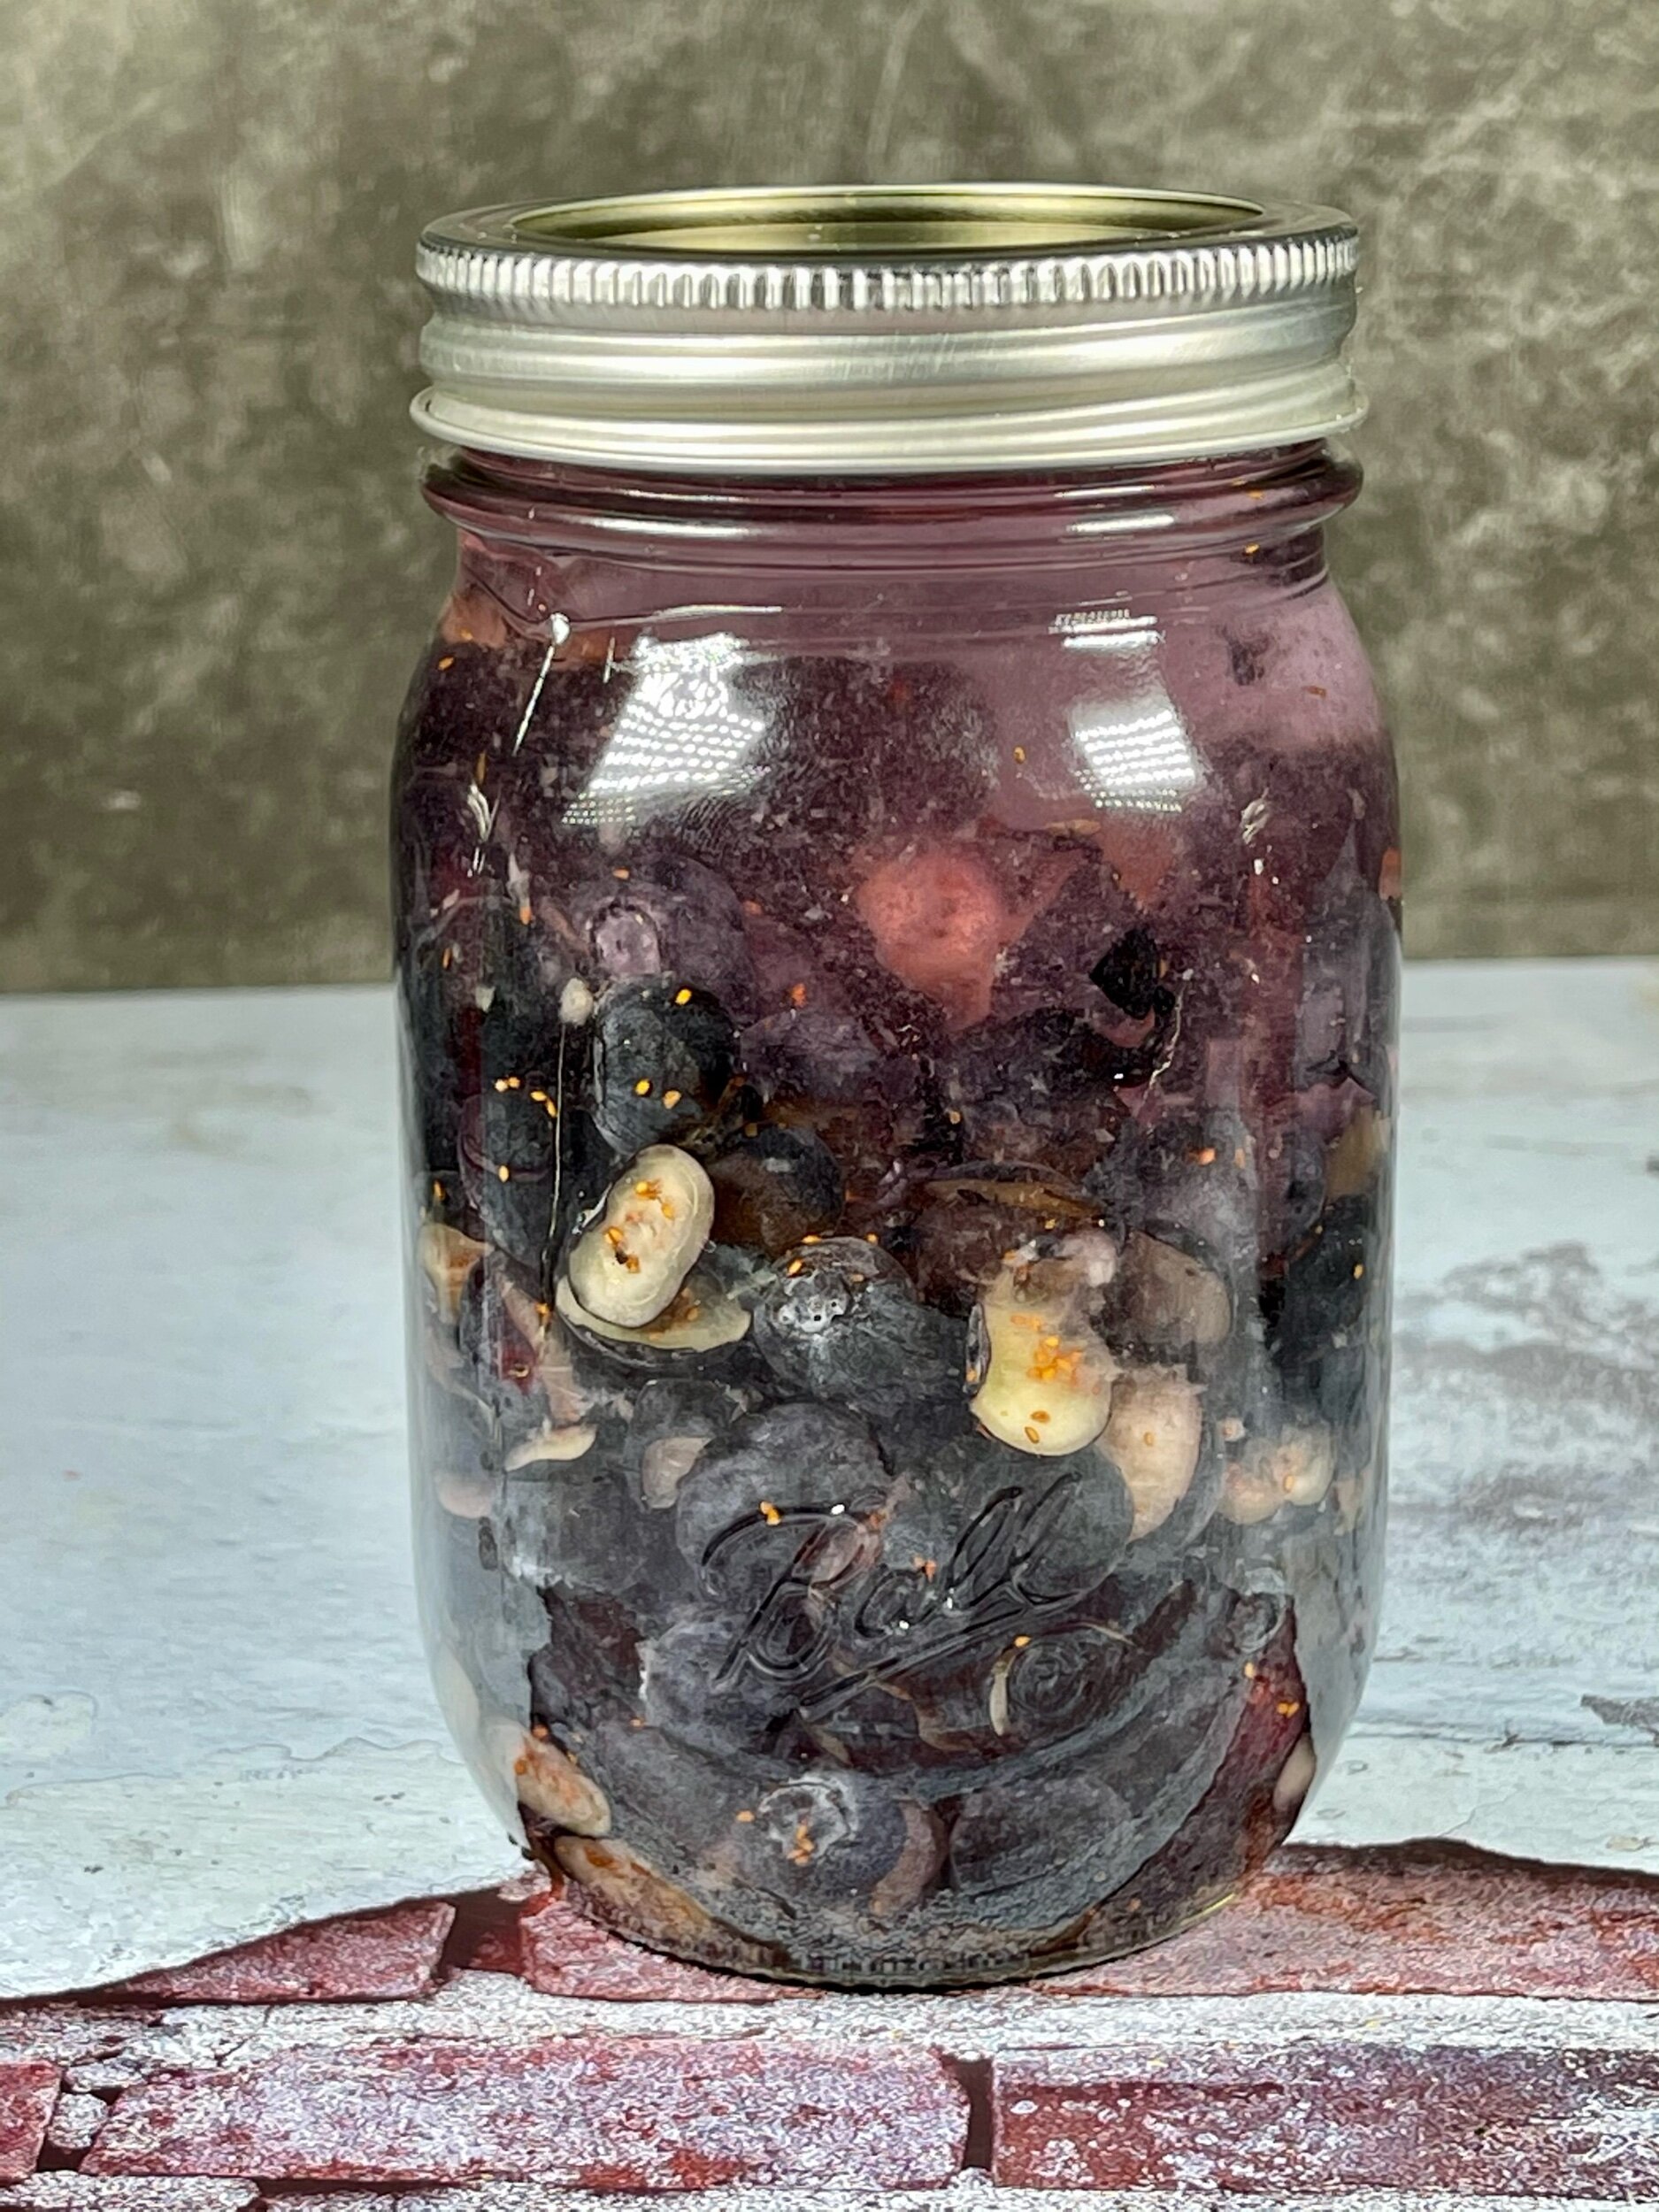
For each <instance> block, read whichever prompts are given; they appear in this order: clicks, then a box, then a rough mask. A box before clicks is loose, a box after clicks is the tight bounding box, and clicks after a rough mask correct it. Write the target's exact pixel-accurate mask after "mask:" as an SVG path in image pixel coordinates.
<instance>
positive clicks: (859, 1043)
mask: <svg viewBox="0 0 1659 2212" xmlns="http://www.w3.org/2000/svg"><path fill="white" fill-rule="evenodd" d="M741 1051H742V1059H743V1065H744V1068H745V1069H746V1071H748V1074H749V1079H750V1080H751V1081H752V1082H754V1083H755V1084H756V1085H757V1087H758V1089H759V1091H760V1094H761V1095H762V1097H763V1098H764V1099H766V1100H768V1101H771V1100H774V1099H775V1100H779V1101H782V1102H790V1101H795V1100H812V1101H818V1100H822V1101H826V1102H830V1103H833V1104H837V1105H856V1104H857V1103H858V1102H860V1101H861V1100H864V1099H865V1098H866V1097H869V1096H872V1095H876V1094H879V1093H880V1092H881V1091H882V1089H883V1087H884V1086H885V1084H886V1083H887V1079H888V1073H889V1071H888V1068H887V1064H886V1062H885V1061H884V1058H883V1056H882V1055H881V1054H880V1053H879V1052H878V1051H877V1049H876V1048H875V1046H874V1045H873V1044H872V1042H871V1041H870V1038H869V1036H868V1035H867V1034H866V1033H865V1031H864V1027H863V1025H862V1024H860V1023H859V1022H857V1021H856V1020H855V1019H854V1018H853V1017H852V1016H851V1015H850V1014H836V1013H825V1012H820V1011H818V1010H815V1009H811V1008H807V1009H803V1010H799V1011H797V1010H793V1009H792V1010H790V1011H788V1012H787V1013H782V1014H769V1015H768V1016H767V1017H766V1018H765V1019H764V1021H758V1022H756V1023H754V1024H752V1025H750V1027H749V1028H748V1029H746V1030H745V1031H744V1032H743V1035H742V1041H741Z"/></svg>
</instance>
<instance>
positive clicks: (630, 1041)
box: [593, 975, 736, 1154]
mask: <svg viewBox="0 0 1659 2212" xmlns="http://www.w3.org/2000/svg"><path fill="white" fill-rule="evenodd" d="M735 1043H736V1032H735V1030H734V1029H733V1025H732V1023H731V1020H730V1018H728V1016H727V1015H726V1010H725V1009H724V1008H723V1007H722V1006H721V1005H720V1003H719V1002H718V1000H717V999H714V998H712V997H710V995H709V994H708V993H707V992H706V991H701V990H698V989H696V988H695V987H694V986H693V985H691V984H688V983H685V982H682V981H680V979H679V978H678V977H675V976H672V975H667V976H661V977H653V978H650V979H646V980H643V981H640V982H627V983H616V984H612V985H611V987H610V988H609V989H608V990H606V991H605V992H603V994H602V995H601V997H600V999H599V1002H598V1006H597V1008H596V1010H595V1015H594V1072H593V1085H594V1109H593V1111H594V1119H595V1122H596V1123H597V1125H598V1126H599V1129H600V1132H601V1133H602V1134H603V1137H604V1139H605V1141H606V1142H607V1143H608V1144H611V1145H612V1146H614V1147H615V1148H616V1149H617V1150H618V1152H621V1153H628V1154H631V1153H634V1152H638V1151H641V1150H642V1149H643V1148H645V1147H646V1146H647V1145H655V1144H660V1143H678V1142H680V1141H682V1140H683V1139H684V1138H685V1136H686V1135H687V1133H689V1132H690V1131H692V1130H694V1129H695V1128H696V1127H697V1126H698V1125H699V1124H700V1123H702V1122H703V1121H706V1120H707V1119H708V1118H709V1117H710V1115H711V1114H712V1113H713V1112H714V1111H715V1110H716V1108H717V1107H718V1105H719V1102H720V1101H721V1098H722V1097H723V1096H724V1094H725V1092H726V1086H727V1084H728V1083H729V1082H730V1081H731V1079H732V1070H733V1048H734V1046H735Z"/></svg>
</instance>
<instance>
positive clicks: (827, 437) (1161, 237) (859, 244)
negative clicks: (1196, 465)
mask: <svg viewBox="0 0 1659 2212" xmlns="http://www.w3.org/2000/svg"><path fill="white" fill-rule="evenodd" d="M1355 256H1356V232H1355V227H1354V225H1353V224H1352V223H1351V222H1350V221H1349V220H1348V218H1347V217H1346V216H1343V215H1339V214H1336V213H1334V212H1333V211H1331V210H1329V209H1325V208H1317V207H1301V206H1294V205H1290V204H1271V205H1269V204H1256V203H1255V202H1252V201H1248V200H1235V199H1225V198H1219V197H1216V196H1210V195H1205V194H1196V193H1177V192H1138V191H1126V190H1118V189H1115V188H1108V187H1103V186H1102V187H1090V188H1076V187H1058V186H1047V185H1021V184H960V185H956V184H938V185H896V186H895V185H880V186H847V187H841V186H835V187H826V188H821V189H788V190H779V191H772V190H764V189H756V190H734V191H719V192H664V193H655V194H649V195H644V196H640V197H636V198H631V199H607V200H586V201H572V202H567V203H565V204H562V205H551V206H546V205H537V204H526V205H522V206H515V207H497V208H485V209H481V210H479V211H475V212H473V213H471V214H462V215H451V216H448V217H446V218H445V219H443V220H442V221H441V222H437V223H434V224H433V225H432V226H431V227H430V228H429V229H428V230H427V231H426V234H424V236H423V237H422V239H421V242H420V252H419V262H418V268H419V276H420V280H421V281H422V283H423V284H424V285H425V286H426V289H427V291H428V292H429V293H430V294H431V296H432V299H433V303H434V312H433V315H432V319H431V320H430V321H429V322H428V323H427V325H426V330H425V332H424V334H423V335H422V339H421V348H420V357H421V364H422V366H423V367H424V369H425V370H426V373H427V374H428V375H429V376H430V378H431V380H432V382H431V387H430V388H429V389H428V390H426V391H425V392H423V393H422V394H421V396H420V397H419V399H418V400H417V401H416V402H415V403H414V408H413V413H414V417H415V420H416V421H417V422H418V423H419V425H420V426H421V427H422V428H423V429H424V430H426V431H427V432H429V433H431V434H433V435H434V436H436V437H437V438H440V439H442V441H443V442H445V443H447V444H451V445H460V446H472V447H476V448H480V449H484V450H486V451H491V452H498V453H512V454H520V455H524V456H526V457H541V458H549V459H554V460H559V461H566V462H575V463H586V464H588V465H594V466H602V467H611V468H622V469H628V470H645V471H670V472H675V473H678V474H714V475H720V476H729V475H738V476H801V475H811V476H825V475H827V476H842V475H894V474H922V473H933V472H941V471H967V472H973V471H985V470H992V469H1018V470H1026V471H1040V470H1045V469H1057V468H1067V467H1075V466H1079V465H1087V464H1090V463H1097V462H1117V461H1126V460H1167V459H1172V458H1179V457H1197V456H1200V455H1204V454H1215V453H1225V452H1237V451H1240V450H1242V449H1248V448H1252V447H1264V446H1275V445H1286V444H1289V443H1291V442H1294V441H1296V440H1299V439H1308V438H1317V437H1323V436H1326V435H1328V434H1333V433H1334V432H1337V431H1340V430H1345V429H1348V427H1349V426H1351V425H1352V424H1354V423H1356V422H1357V421H1358V419H1359V418H1360V416H1361V414H1362V413H1363V401H1362V400H1361V397H1360V395H1359V392H1358V389H1357V388H1356V384H1355V382H1354V380H1353V377H1352V375H1351V373H1350V372H1349V370H1348V365H1347V363H1346V362H1345V360H1344V358H1343V353H1342V349H1343V342H1344V341H1345V339H1346V337H1347V335H1348V331H1349V329H1350V328H1351V326H1352V324H1353V320H1354V291H1355V288H1354V265H1355Z"/></svg>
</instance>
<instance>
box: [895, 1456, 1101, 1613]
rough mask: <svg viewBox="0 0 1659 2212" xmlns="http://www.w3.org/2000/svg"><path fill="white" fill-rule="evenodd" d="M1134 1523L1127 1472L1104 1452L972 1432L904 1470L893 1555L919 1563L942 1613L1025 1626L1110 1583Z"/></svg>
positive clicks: (898, 1563)
mask: <svg viewBox="0 0 1659 2212" xmlns="http://www.w3.org/2000/svg"><path fill="white" fill-rule="evenodd" d="M1133 1522H1134V1505H1133V1500H1132V1499H1131V1497H1130V1495H1129V1493H1128V1490H1127V1488H1126V1487H1125V1483H1124V1480H1123V1478H1122V1476H1121V1475H1120V1474H1119V1473H1118V1471H1117V1469H1116V1468H1115V1467H1113V1466H1111V1465H1110V1463H1108V1462H1107V1461H1105V1460H1103V1459H1102V1457H1101V1456H1100V1455H1099V1454H1098V1453H1097V1452H1094V1451H1092V1450H1091V1451H1081V1452H1076V1453H1073V1454H1072V1455H1071V1457H1070V1458H1068V1459H1037V1458H1034V1457H1033V1456H1032V1455H1030V1454H1028V1453H1025V1452H1020V1451H1015V1450H1013V1449H1011V1448H1010V1447H1009V1446H1008V1445H1006V1444H1001V1443H998V1442H997V1441H996V1440H995V1439H994V1438H991V1437H988V1436H984V1435H979V1434H973V1435H969V1436H964V1437H960V1438H958V1439H956V1440H955V1441H954V1442H951V1443H949V1444H946V1445H944V1446H943V1447H942V1448H940V1449H938V1450H936V1451H933V1452H932V1453H931V1454H929V1455H927V1457H926V1459H925V1460H924V1461H923V1462H922V1463H920V1464H919V1465H913V1466H910V1467H908V1468H907V1469H906V1471H905V1474H904V1478H903V1481H902V1485H901V1486H900V1488H899V1490H898V1492H897V1494H896V1495H895V1502H894V1508H893V1510H892V1513H891V1515H890V1516H889V1520H888V1525H887V1536H886V1543H885V1549H884V1557H885V1558H886V1560H887V1562H888V1563H889V1564H890V1565H892V1566H894V1567H895V1568H897V1569H898V1570H900V1571H910V1570H914V1569H915V1568H916V1563H917V1562H918V1560H919V1561H920V1562H922V1563H923V1565H922V1568H921V1570H920V1571H921V1573H922V1574H923V1577H924V1579H925V1582H926V1586H927V1590H928V1592H929V1594H931V1597H932V1601H933V1605H934V1606H935V1607H936V1608H938V1609H940V1610H941V1612H945V1613H949V1615H951V1616H953V1617H955V1618H956V1619H957V1620H960V1621H964V1622H965V1621H971V1620H972V1619H975V1618H977V1617H987V1616H988V1617H990V1618H992V1619H993V1620H994V1621H996V1620H1006V1621H1008V1622H1010V1623H1012V1624H1014V1625H1016V1626H1018V1625H1019V1624H1021V1623H1023V1621H1024V1620H1025V1617H1026V1616H1027V1615H1030V1614H1037V1613H1042V1612H1046V1611H1048V1609H1051V1608H1054V1607H1056V1606H1064V1605H1068V1604H1071V1603H1072V1602H1073V1601H1076V1600H1077V1599H1079V1598H1080V1597H1083V1596H1085V1595H1087V1593H1088V1592H1089V1591H1091V1590H1093V1589H1094V1588H1096V1587H1097V1586H1099V1585H1100V1584H1101V1583H1102V1582H1103V1581H1104V1580H1105V1578H1107V1576H1108V1575H1110V1572H1111V1571H1112V1569H1113V1568H1114V1567H1115V1566H1116V1565H1117V1563H1118V1561H1119V1560H1120V1559H1121V1558H1122V1556H1123V1554H1124V1550H1125V1546H1126V1545H1127V1544H1128V1541H1129V1532H1130V1530H1131V1528H1132V1527H1133ZM929 1570H931V1572H930V1571H929ZM914 1594H916V1595H918V1596H919V1595H920V1594H921V1592H920V1591H919V1590H918V1591H916V1592H915V1593H914Z"/></svg>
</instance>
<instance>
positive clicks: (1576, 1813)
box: [0, 961, 1659, 2201]
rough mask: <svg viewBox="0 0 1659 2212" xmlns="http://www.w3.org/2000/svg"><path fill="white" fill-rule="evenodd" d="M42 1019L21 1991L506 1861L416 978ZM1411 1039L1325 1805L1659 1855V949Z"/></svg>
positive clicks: (15, 1305)
mask: <svg viewBox="0 0 1659 2212" xmlns="http://www.w3.org/2000/svg"><path fill="white" fill-rule="evenodd" d="M0 1055H3V1060H0V1131H3V1132H4V1165H5V1172H4V1178H3V1179H0V1221H3V1222H4V1229H3V1231H0V1270H3V1277H0V1284H3V1288H4V1333H3V1337H0V1340H3V1341H4V1356H3V1357H4V1397H3V1400H0V1402H4V1409H5V1418H4V1439H3V1441H0V1451H3V1452H4V1458H3V1460H0V1510H3V1511H4V1528H5V1531H6V1535H5V1540H4V1546H3V1547H0V1867H3V1868H4V1909H3V1910H0V1993H4V1994H19V1993H28V1992H37V1991H44V1990H50V1989H62V1988H65V1987H70V1986H75V1985H87V1984H90V1983H94V1982H99V1981H104V1980H107V1979H109V1978H113V1977H115V1976H118V1975H122V1974H128V1973H133V1972H136V1971H140V1970H144V1969H148V1968H152V1967H157V1966H161V1965H165V1964H168V1963H171V1962H179V1961H182V1960H185V1959H188V1958H193V1957H195V1956H197V1955H200V1954H202V1953H204V1952H206V1951H210V1950H212V1949H215V1948H217V1947H221V1946H224V1945H226V1944H229V1943H233V1942H237V1941H240V1940H242V1939H246V1938H249V1937H252V1936H255V1935H258V1934H261V1933H263V1932H266V1931H269V1930H273V1929H275V1928H278V1927H280V1926H283V1925H285V1924H289V1923H292V1922H294V1921H296V1920H301V1919H309V1918H314V1917H319V1916H323V1915H326V1914H329V1913H335V1912H340V1911H346V1910H351V1909H359V1908H366V1907H371V1906H381V1905H386V1904H389V1903H391V1902H393V1901H396V1900H398V1899H400V1898H409V1897H416V1896H431V1895H436V1894H439V1893H454V1892H457V1891H461V1890H465V1889H470V1888H477V1887H482V1886H488V1885H491V1884H493V1883H495V1882H497V1881H499V1880H500V1879H501V1878H503V1876H504V1875H506V1874H507V1873H508V1872H510V1871H511V1867H512V1865H513V1860H512V1856H511V1852H510V1850H509V1847H508V1846H507V1844H506V1842H505V1841H504V1840H503V1838H502V1837H501V1836H500V1835H499V1834H498V1833H497V1832H495V1828H494V1827H493V1825H492V1824H491V1822H490V1820H489V1818H488V1816H487V1815H486V1814H485V1812H484V1810H483V1808H482V1806H481V1804H480V1802H478V1801H475V1799H474V1795H473V1793H472V1787H471V1786H470V1784H469V1783H468V1782H467V1780H466V1779H465V1776H464V1774H463V1773H462V1771H461V1769H460V1768H459V1766H458V1764H457V1763H456V1761H455V1760H454V1758H453V1757H452V1755H451V1754H450V1753H449V1749H448V1747H447V1746H446V1744H445V1742H444V1740H443V1736H442V1726H441V1724H440V1722H439V1720H438V1718H437V1715H436V1712H435V1709H434V1705H433V1702H432V1700H431V1697H430V1694H429V1692H428V1690H427V1687H426V1679H425V1676H424V1672H423V1670H422V1665H421V1661H420V1657H419V1650H418V1647H417V1640H416V1635H415V1630H414V1624H413V1611H412V1600H411V1586H410V1570H409V1562H408V1556H407V1548H406V1543H405V1537H404V1529H403V1438H402V1414H401V1392H402V1350H401V1339H400V1328H401V1324H400V1312H399V1290H398V1281H397V1269H396V1223H395V1187H394V1186H395V1166H394V1152H393V1144H392V1118H391V1101H392V1076H391V1057H392V1056H391V1039H390V1023H389V1014H388V998H387V995H386V994H384V993H383V992H379V991H301V992H258V993H255V992H238V993H225V994H214V995H195V994H180V995H167V996H161V997H154V996H130V997H124V998H109V999H81V1000H73V1001H66V1000H47V999H40V1000H32V1001H26V1000H13V1001H11V1002H5V1003H4V1004H0ZM1403 1079H1404V1091H1405V1100H1406V1109H1405V1118H1404V1133H1403V1163H1402V1184H1401V1211H1400V1237H1399V1248H1400V1275H1399V1301H1398V1334H1397V1347H1398V1371H1397V1377H1398V1379H1397V1389H1396V1399H1395V1415H1394V1437H1395V1447H1394V1453H1395V1468H1396V1499H1397V1505H1396V1509H1395V1514H1394V1542H1393V1555H1392V1556H1393V1580H1392V1586H1391V1594H1390V1598H1389V1602H1388V1607H1387V1611H1386V1619H1385V1623H1384V1631H1383V1641H1382V1648H1381V1653H1380V1655H1379V1662H1378V1664H1377V1667H1376V1671H1375V1673H1374V1676H1373V1679H1372V1685H1371V1691H1370V1693H1369V1694H1368V1697H1367V1700H1366V1703H1365V1706H1364V1709H1363V1715H1362V1718H1361V1721H1360V1724H1359V1725H1358V1726H1357V1727H1356V1731H1355V1732H1354V1734H1353V1735H1352V1737H1351V1738H1350V1740H1349V1745H1348V1750H1347V1752H1346V1755H1344V1757H1343V1758H1342V1760H1341V1761H1340V1763H1339V1765H1338V1766H1337V1768H1336V1769H1335V1770H1333V1773H1332V1774H1331V1776H1330V1777H1329V1778H1328V1780H1327V1782H1326V1784H1325V1788H1324V1790H1323V1793H1321V1795H1320V1797H1319V1799H1318V1801H1317V1805H1316V1806H1315V1807H1314V1809H1312V1811H1311V1813H1310V1816H1308V1818H1307V1820H1306V1822H1305V1823H1304V1827H1303V1830H1302V1833H1303V1835H1304V1836H1305V1837H1307V1838H1309V1839H1312V1840H1315V1841H1318V1842H1323V1843H1342V1844H1372V1845H1374V1844H1381V1843H1387V1842H1390V1841H1394V1840H1397V1839H1407V1838H1413V1837H1439V1838H1451V1839H1458V1840H1460V1841H1462V1842H1463V1843H1467V1844H1473V1845H1481V1846H1485V1847H1487V1848H1490V1849H1494V1850H1498V1851H1503V1852H1508V1853H1511V1854H1515V1855H1526V1856H1531V1857H1534V1858H1553V1859H1557V1860H1561V1861H1564V1862H1571V1863H1578V1864H1580V1865H1586V1866H1600V1867H1606V1868H1614V1869H1624V1870H1648V1871H1650V1872H1659V1605H1656V1604H1655V1589H1656V1588H1659V1464H1656V1462H1659V1443H1656V1437H1659V964H1655V963H1642V962H1630V961H1627V962H1578V963H1566V962H1561V963H1519V962H1517V963H1509V964H1456V965H1445V966H1437V967H1423V968H1417V969H1416V970H1415V971H1413V972H1411V974H1410V976H1409V985H1408V995H1407V1019H1406V1032H1405V1048H1404V1064H1403ZM157 2201H158V2200H157Z"/></svg>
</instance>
